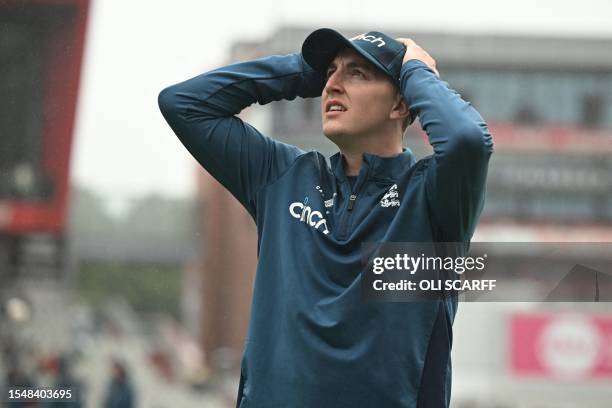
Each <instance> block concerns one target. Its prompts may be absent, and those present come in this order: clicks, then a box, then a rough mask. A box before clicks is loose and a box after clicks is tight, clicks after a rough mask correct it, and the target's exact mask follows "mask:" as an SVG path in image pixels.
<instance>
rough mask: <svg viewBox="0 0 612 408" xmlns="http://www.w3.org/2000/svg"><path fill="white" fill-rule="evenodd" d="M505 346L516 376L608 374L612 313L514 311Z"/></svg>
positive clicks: (610, 372) (582, 377)
mask: <svg viewBox="0 0 612 408" xmlns="http://www.w3.org/2000/svg"><path fill="white" fill-rule="evenodd" d="M509 346H510V369H511V371H512V373H513V374H515V375H517V376H534V377H544V378H551V379H564V380H586V379H593V378H610V377H612V315H603V316H602V315H592V314H579V313H518V314H515V315H514V316H512V318H511V320H510V344H509Z"/></svg>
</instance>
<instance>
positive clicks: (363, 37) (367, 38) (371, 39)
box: [351, 33, 386, 48]
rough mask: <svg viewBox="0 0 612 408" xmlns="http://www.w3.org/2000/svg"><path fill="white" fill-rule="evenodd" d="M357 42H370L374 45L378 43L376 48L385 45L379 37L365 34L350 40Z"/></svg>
mask: <svg viewBox="0 0 612 408" xmlns="http://www.w3.org/2000/svg"><path fill="white" fill-rule="evenodd" d="M357 40H363V41H367V42H371V43H372V44H374V43H375V42H376V41H380V44H378V48H380V47H383V46H384V45H385V44H386V43H385V42H384V41H383V39H382V38H381V37H374V36H373V35H366V33H363V34H359V35H358V36H357V37H353V38H351V41H357Z"/></svg>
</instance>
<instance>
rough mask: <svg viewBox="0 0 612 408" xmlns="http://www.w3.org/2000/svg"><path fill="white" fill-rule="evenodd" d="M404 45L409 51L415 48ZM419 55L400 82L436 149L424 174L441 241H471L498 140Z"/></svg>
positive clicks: (406, 65) (404, 69)
mask: <svg viewBox="0 0 612 408" xmlns="http://www.w3.org/2000/svg"><path fill="white" fill-rule="evenodd" d="M404 44H405V45H408V46H409V47H408V50H410V49H411V47H410V46H412V49H413V50H414V46H415V45H416V44H414V43H410V42H404ZM417 47H418V46H417ZM406 53H407V54H408V51H407V52H406ZM420 54H423V55H422V59H423V60H421V59H410V58H411V56H410V55H407V56H406V57H405V59H406V62H405V63H404V64H403V66H402V70H401V78H400V79H401V82H400V83H401V89H402V94H403V95H404V98H405V100H406V102H407V104H408V106H409V107H410V110H411V114H412V115H413V117H415V116H418V117H419V121H420V123H421V126H422V128H423V130H425V132H426V133H427V137H428V139H429V143H430V144H431V146H432V147H433V150H434V154H433V157H432V158H431V162H430V165H429V167H428V168H427V170H426V173H425V174H426V184H427V196H428V200H429V206H430V208H431V210H432V214H433V217H434V221H435V224H436V225H437V227H438V231H436V234H437V235H438V236H437V239H438V240H443V241H447V242H465V241H469V240H470V239H471V237H472V235H473V233H474V229H475V228H476V224H477V222H478V218H479V216H480V213H481V211H482V208H483V206H484V196H485V182H486V177H487V168H488V163H489V158H490V156H491V154H492V153H493V139H492V137H491V134H490V132H489V129H488V127H487V125H486V123H485V122H484V120H483V118H482V117H481V116H480V114H479V113H478V112H477V111H476V109H474V108H473V107H472V105H471V104H470V103H468V102H466V101H464V100H463V99H461V97H460V96H459V94H458V93H457V92H455V91H454V90H453V89H451V88H450V87H449V85H448V83H446V82H444V81H442V80H440V78H439V75H438V72H437V70H436V68H435V61H433V59H431V57H430V56H429V54H427V53H426V52H424V50H422V49H420V47H418V48H417V49H416V55H420ZM430 59H431V60H430Z"/></svg>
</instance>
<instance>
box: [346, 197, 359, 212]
mask: <svg viewBox="0 0 612 408" xmlns="http://www.w3.org/2000/svg"><path fill="white" fill-rule="evenodd" d="M355 200H357V196H356V195H355V194H351V195H350V196H349V203H348V207H346V210H347V211H351V210H352V209H353V206H354V205H355Z"/></svg>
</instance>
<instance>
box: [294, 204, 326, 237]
mask: <svg viewBox="0 0 612 408" xmlns="http://www.w3.org/2000/svg"><path fill="white" fill-rule="evenodd" d="M289 214H291V216H292V217H293V218H298V219H299V220H300V221H302V222H304V223H306V224H308V225H310V226H311V227H313V228H314V229H316V230H319V231H321V232H323V234H325V235H327V234H329V230H328V229H327V221H326V220H325V218H323V214H321V212H320V211H313V210H312V208H310V206H308V205H305V204H304V203H300V202H299V201H296V202H295V203H291V204H289ZM320 227H321V228H320Z"/></svg>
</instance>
